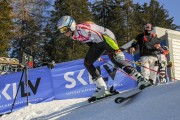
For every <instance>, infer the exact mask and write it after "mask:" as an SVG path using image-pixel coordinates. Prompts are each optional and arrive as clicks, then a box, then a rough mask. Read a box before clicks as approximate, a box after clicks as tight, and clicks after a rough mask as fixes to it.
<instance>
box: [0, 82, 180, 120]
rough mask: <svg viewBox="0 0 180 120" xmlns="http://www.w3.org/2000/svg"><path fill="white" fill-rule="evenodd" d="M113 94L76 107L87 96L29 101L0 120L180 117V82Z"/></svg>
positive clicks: (154, 119) (169, 119)
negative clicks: (124, 97)
mask: <svg viewBox="0 0 180 120" xmlns="http://www.w3.org/2000/svg"><path fill="white" fill-rule="evenodd" d="M116 97H117V95H116V96H113V97H111V98H109V99H106V100H103V101H101V102H97V103H94V104H91V105H88V106H84V107H81V108H78V109H76V107H78V106H81V105H83V104H86V103H87V102H86V100H87V98H83V99H71V100H58V101H52V102H46V103H40V104H36V105H29V106H28V107H26V108H23V109H21V110H18V111H16V112H13V113H11V114H7V115H3V116H2V117H1V118H0V120H13V119H14V120H37V119H41V120H180V82H174V83H173V82H172V83H167V84H163V85H160V86H154V87H149V88H147V89H145V90H143V92H141V93H140V94H139V95H137V96H136V97H134V98H133V99H130V100H128V101H126V102H124V103H122V104H115V103H114V99H115V98H116Z"/></svg>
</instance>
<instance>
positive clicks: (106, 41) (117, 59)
mask: <svg viewBox="0 0 180 120" xmlns="http://www.w3.org/2000/svg"><path fill="white" fill-rule="evenodd" d="M57 27H58V29H59V30H60V32H61V33H63V34H65V35H66V36H68V37H71V38H72V39H73V40H78V41H80V42H82V43H85V44H87V45H88V46H89V50H88V52H87V54H86V57H85V59H84V66H85V67H86V69H87V70H88V72H89V73H90V75H91V76H92V80H93V81H94V83H95V85H96V86H97V90H96V91H95V93H94V94H93V95H92V97H95V98H97V99H98V98H102V97H105V96H108V95H110V92H109V90H108V87H107V85H106V83H105V81H104V80H103V78H102V76H101V74H100V73H99V71H98V70H97V69H96V68H95V66H94V65H93V63H94V62H95V61H96V60H97V59H98V58H99V57H100V56H101V55H102V53H103V52H104V51H106V52H107V55H108V56H109V58H110V60H111V61H112V62H113V63H114V64H115V65H117V66H118V67H119V68H121V69H122V70H124V71H125V72H126V73H127V74H129V75H130V76H132V77H133V78H134V79H136V80H137V83H138V87H139V88H141V89H142V88H145V87H148V86H150V85H151V84H150V83H149V82H148V81H147V80H145V79H144V78H143V77H142V76H141V74H140V73H139V72H137V70H136V69H135V68H134V67H132V66H131V65H130V64H129V63H127V62H126V61H125V56H124V54H123V52H122V51H121V50H120V49H119V47H118V45H117V42H116V38H115V36H114V34H113V33H112V32H111V31H110V30H109V29H107V28H104V27H102V26H99V25H97V24H95V23H93V22H90V21H89V22H84V23H81V24H77V25H76V22H75V20H74V19H73V17H71V16H62V17H61V18H60V19H59V21H58V25H57Z"/></svg>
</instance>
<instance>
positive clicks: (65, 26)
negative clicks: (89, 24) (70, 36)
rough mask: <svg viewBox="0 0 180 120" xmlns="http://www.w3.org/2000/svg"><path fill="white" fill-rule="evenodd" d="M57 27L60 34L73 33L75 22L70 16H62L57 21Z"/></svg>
mask: <svg viewBox="0 0 180 120" xmlns="http://www.w3.org/2000/svg"><path fill="white" fill-rule="evenodd" d="M57 27H58V29H59V30H60V32H61V33H65V32H67V30H71V31H75V29H76V22H75V20H74V19H73V17H71V16H62V17H61V18H60V19H59V21H58V24H57Z"/></svg>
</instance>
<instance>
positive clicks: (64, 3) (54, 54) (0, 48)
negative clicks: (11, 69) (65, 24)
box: [0, 0, 180, 67]
mask: <svg viewBox="0 0 180 120" xmlns="http://www.w3.org/2000/svg"><path fill="white" fill-rule="evenodd" d="M63 15H71V16H72V17H73V18H74V19H75V20H76V22H77V23H82V22H84V21H93V22H95V23H97V24H99V25H102V26H105V27H107V28H109V29H110V30H111V31H113V32H114V34H115V36H116V38H117V42H118V44H119V46H121V45H123V44H125V43H127V42H128V41H130V40H132V39H133V38H134V37H135V36H136V35H137V34H138V33H140V32H142V30H143V26H144V24H145V23H152V25H153V26H158V27H163V28H167V29H172V30H180V26H178V25H175V24H173V20H174V18H173V17H170V16H169V14H168V11H167V10H166V9H165V8H164V6H163V5H160V3H159V2H158V1H157V0H151V1H150V3H144V4H143V5H140V4H138V3H137V4H134V3H133V0H96V1H95V2H94V3H91V2H89V1H88V0H54V1H52V0H46V1H45V0H0V33H1V34H0V56H1V57H11V58H12V57H13V58H19V53H20V51H21V50H26V51H28V53H30V54H31V55H32V56H33V57H34V62H35V64H34V65H35V66H34V67H39V66H41V65H42V63H43V62H50V61H52V60H54V61H55V62H56V63H59V62H65V61H70V60H76V59H81V58H84V56H85V54H86V51H87V50H88V46H86V45H84V44H82V43H80V42H77V41H73V40H71V39H70V38H67V37H65V36H63V35H62V34H60V32H59V31H58V30H57V21H58V20H59V18H60V17H61V16H63Z"/></svg>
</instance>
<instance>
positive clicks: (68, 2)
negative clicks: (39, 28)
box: [51, 0, 91, 62]
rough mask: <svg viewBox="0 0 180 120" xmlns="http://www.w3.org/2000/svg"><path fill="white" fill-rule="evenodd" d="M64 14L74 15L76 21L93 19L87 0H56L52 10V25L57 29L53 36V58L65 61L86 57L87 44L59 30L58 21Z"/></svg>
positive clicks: (57, 60)
mask: <svg viewBox="0 0 180 120" xmlns="http://www.w3.org/2000/svg"><path fill="white" fill-rule="evenodd" d="M64 15H70V16H72V17H73V18H74V19H75V21H76V23H81V22H84V21H89V20H91V13H90V10H89V8H88V2H87V0H56V1H55V10H54V11H52V19H51V21H52V24H51V25H52V27H53V29H54V30H55V32H54V33H53V38H52V44H51V46H52V54H51V57H52V58H51V59H53V60H55V61H56V62H63V61H69V60H75V59H80V58H84V56H85V54H86V52H87V46H86V45H84V44H82V43H80V42H77V41H73V40H71V39H70V38H67V37H65V36H64V35H62V34H60V32H59V31H57V27H56V25H57V21H58V20H59V19H60V17H62V16H64Z"/></svg>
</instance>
